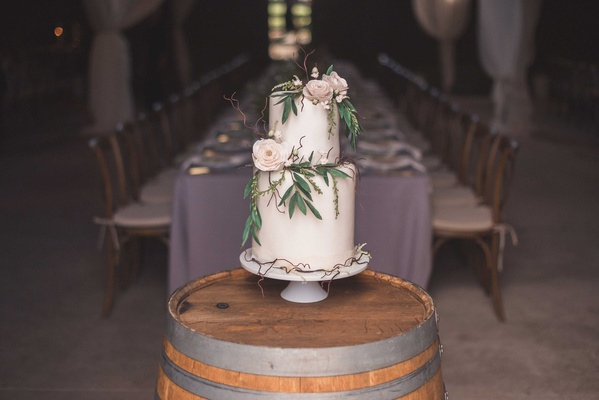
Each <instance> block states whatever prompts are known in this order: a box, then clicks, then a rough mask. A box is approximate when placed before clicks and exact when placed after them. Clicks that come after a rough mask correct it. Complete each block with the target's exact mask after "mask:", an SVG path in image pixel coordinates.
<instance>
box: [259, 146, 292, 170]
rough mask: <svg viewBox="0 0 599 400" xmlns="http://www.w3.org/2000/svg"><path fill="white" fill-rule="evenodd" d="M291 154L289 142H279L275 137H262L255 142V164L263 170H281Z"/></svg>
mask: <svg viewBox="0 0 599 400" xmlns="http://www.w3.org/2000/svg"><path fill="white" fill-rule="evenodd" d="M290 154H291V149H290V147H289V143H287V142H283V143H277V142H276V141H274V140H273V139H260V140H257V141H256V142H255V143H254V147H253V149H252V157H253V159H254V165H255V166H256V168H258V169H259V170H261V171H280V170H281V169H283V167H284V166H285V162H286V161H287V159H288V158H289V155H290Z"/></svg>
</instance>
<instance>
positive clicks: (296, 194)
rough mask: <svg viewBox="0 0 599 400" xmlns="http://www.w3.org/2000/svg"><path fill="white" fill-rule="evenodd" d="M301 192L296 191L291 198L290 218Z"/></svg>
mask: <svg viewBox="0 0 599 400" xmlns="http://www.w3.org/2000/svg"><path fill="white" fill-rule="evenodd" d="M298 197H299V194H298V193H297V192H295V193H294V194H293V196H291V200H289V219H291V217H293V212H294V211H295V206H296V205H297V198H298Z"/></svg>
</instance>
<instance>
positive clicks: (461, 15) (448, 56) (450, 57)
mask: <svg viewBox="0 0 599 400" xmlns="http://www.w3.org/2000/svg"><path fill="white" fill-rule="evenodd" d="M412 9H413V10H414V15H416V19H417V20H418V23H419V24H420V26H421V27H422V28H423V29H424V31H425V32H426V33H428V34H429V35H430V36H432V37H434V38H435V39H437V40H438V41H439V56H440V59H441V79H442V87H443V90H445V91H446V92H449V91H450V90H451V88H452V87H453V85H454V84H455V41H456V39H457V38H459V37H460V36H461V35H462V33H464V29H465V28H466V25H467V24H468V20H469V19H470V9H471V0H412Z"/></svg>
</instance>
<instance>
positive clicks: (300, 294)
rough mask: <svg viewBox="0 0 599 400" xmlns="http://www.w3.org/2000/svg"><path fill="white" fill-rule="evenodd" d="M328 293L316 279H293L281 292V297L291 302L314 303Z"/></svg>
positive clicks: (325, 296)
mask: <svg viewBox="0 0 599 400" xmlns="http://www.w3.org/2000/svg"><path fill="white" fill-rule="evenodd" d="M328 295H329V294H328V293H327V291H326V290H324V289H323V288H322V287H321V286H320V282H317V281H311V282H308V281H302V282H298V281H293V282H289V285H287V287H286V288H285V289H283V291H282V292H281V297H282V298H284V299H285V300H287V301H291V302H293V303H316V302H319V301H322V300H324V299H326V298H327V296H328Z"/></svg>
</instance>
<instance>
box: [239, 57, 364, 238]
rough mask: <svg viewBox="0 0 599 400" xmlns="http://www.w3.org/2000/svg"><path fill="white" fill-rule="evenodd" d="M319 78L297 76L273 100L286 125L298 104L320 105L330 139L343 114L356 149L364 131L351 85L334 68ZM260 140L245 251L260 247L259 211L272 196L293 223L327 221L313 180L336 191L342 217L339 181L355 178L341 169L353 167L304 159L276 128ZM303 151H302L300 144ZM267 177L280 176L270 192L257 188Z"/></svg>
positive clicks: (321, 156)
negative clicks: (299, 217) (262, 199)
mask: <svg viewBox="0 0 599 400" xmlns="http://www.w3.org/2000/svg"><path fill="white" fill-rule="evenodd" d="M306 71H307V70H306ZM319 75H320V73H319V71H318V68H317V67H314V68H313V69H312V71H311V74H310V76H311V78H312V79H308V81H307V83H306V84H304V83H303V82H302V81H301V80H300V79H299V78H298V77H297V76H296V75H294V76H293V79H291V80H289V81H287V82H284V83H281V84H278V85H276V86H274V87H273V88H272V92H273V93H272V94H271V97H273V98H278V102H277V103H276V104H283V115H282V120H281V123H282V124H285V122H287V120H288V118H289V115H290V113H293V114H294V115H297V114H298V106H297V104H296V99H298V98H299V99H301V100H300V106H301V104H303V102H304V101H309V102H311V103H312V104H313V105H315V106H316V105H320V106H322V107H323V108H324V109H325V110H327V112H328V125H329V137H330V136H331V135H332V133H333V129H334V127H335V124H336V121H335V120H336V118H335V112H338V113H339V116H340V119H342V120H343V121H344V122H345V125H346V127H347V130H346V137H347V139H348V141H349V145H350V146H351V148H353V149H355V146H356V139H357V136H358V135H359V134H360V133H361V132H362V127H361V126H360V123H359V121H358V118H357V111H356V109H355V107H354V106H353V105H352V104H351V102H350V101H349V96H348V89H349V87H348V85H347V82H346V81H345V79H343V78H341V77H340V76H339V75H338V74H337V73H336V72H334V71H333V67H332V66H331V67H329V69H328V70H327V73H326V74H323V75H322V77H321V79H318V78H319ZM257 133H258V132H257ZM258 134H259V136H260V138H259V139H258V140H257V141H256V142H255V143H254V145H253V148H252V159H253V164H254V167H255V168H256V171H255V173H254V174H253V175H252V178H251V179H250V181H249V182H248V183H247V185H246V187H245V191H244V198H247V197H249V198H250V215H249V216H248V218H247V220H246V223H245V228H244V231H243V235H242V246H243V245H244V244H245V243H246V241H247V240H248V239H249V238H250V237H252V238H253V239H254V241H255V242H256V243H257V244H258V245H260V240H259V238H258V231H259V230H260V228H261V226H262V219H261V217H260V211H259V210H258V207H257V199H258V197H259V196H270V197H271V199H270V201H271V202H274V204H275V206H276V207H282V206H286V207H287V212H288V215H289V218H292V217H293V215H294V213H295V212H296V210H299V211H300V212H301V213H302V214H304V215H306V214H307V213H308V212H310V213H311V214H313V215H314V217H316V218H317V219H322V217H321V215H320V213H319V211H318V210H317V209H316V207H315V206H314V204H313V201H312V196H313V194H314V193H317V194H322V188H321V187H320V186H319V185H318V184H317V183H316V182H315V180H314V179H313V178H314V177H316V176H320V177H322V179H323V181H324V183H325V184H326V186H332V191H333V194H334V205H335V214H336V216H338V215H339V210H338V200H339V196H338V191H337V180H338V179H346V178H350V179H351V178H353V177H352V176H350V175H349V174H348V173H347V172H345V171H344V170H343V168H342V167H343V166H344V165H347V164H348V163H349V162H350V161H347V160H342V159H335V160H330V159H329V154H328V153H327V152H325V151H324V150H321V151H318V154H315V153H314V152H311V153H310V155H309V156H308V157H307V158H306V157H304V156H300V155H299V154H298V148H295V147H293V146H291V145H290V144H289V143H287V142H285V141H283V140H282V135H281V132H280V131H279V130H277V126H276V124H275V126H273V127H270V130H269V131H268V133H267V134H261V133H258ZM299 146H300V148H301V141H300V145H299ZM315 156H316V157H315ZM262 171H263V172H269V173H276V172H279V173H280V175H279V176H278V177H273V178H272V179H271V180H270V184H269V186H268V187H267V188H266V189H265V190H260V189H259V188H258V179H259V174H260V172H262ZM286 172H288V173H289V176H290V177H291V180H292V184H291V185H290V186H289V187H288V189H287V190H286V191H285V193H283V194H280V192H279V188H280V187H281V185H282V183H283V182H284V180H285V179H286V175H287V174H286Z"/></svg>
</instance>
